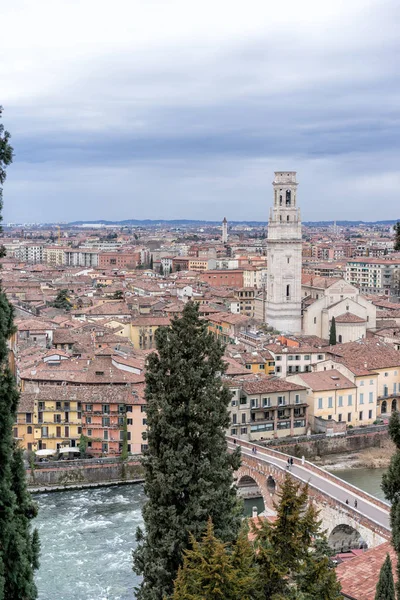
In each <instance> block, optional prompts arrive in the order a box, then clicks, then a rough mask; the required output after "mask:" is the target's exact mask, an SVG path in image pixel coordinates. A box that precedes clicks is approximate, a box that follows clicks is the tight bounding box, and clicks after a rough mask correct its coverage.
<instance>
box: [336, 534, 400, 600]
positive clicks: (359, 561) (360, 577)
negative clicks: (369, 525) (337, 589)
mask: <svg viewBox="0 0 400 600" xmlns="http://www.w3.org/2000/svg"><path fill="white" fill-rule="evenodd" d="M387 553H389V555H390V558H391V559H392V566H393V574H394V575H395V573H396V568H395V565H396V563H397V558H396V553H395V551H394V550H393V548H392V545H391V543H390V542H385V543H384V544H381V545H380V546H377V547H376V548H372V549H371V550H367V551H366V552H364V553H363V554H361V555H360V556H356V557H355V558H352V559H350V560H346V561H345V562H343V563H341V564H340V565H339V566H338V567H337V568H336V574H337V577H338V579H339V581H340V583H341V585H342V593H343V594H344V597H345V598H349V599H350V600H374V599H375V592H376V585H377V583H378V579H379V571H380V570H381V567H382V564H383V562H384V560H385V558H386V554H387Z"/></svg>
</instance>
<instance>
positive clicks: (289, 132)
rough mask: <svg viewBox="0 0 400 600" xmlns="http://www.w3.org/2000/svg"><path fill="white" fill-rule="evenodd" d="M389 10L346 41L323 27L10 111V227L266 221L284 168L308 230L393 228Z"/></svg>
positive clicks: (159, 60) (141, 62)
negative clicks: (347, 222)
mask: <svg viewBox="0 0 400 600" xmlns="http://www.w3.org/2000/svg"><path fill="white" fill-rule="evenodd" d="M380 7H381V9H380V10H379V11H377V8H379V7H378V5H376V6H375V7H373V9H371V12H369V13H368V12H366V14H365V18H364V20H363V21H362V22H359V23H356V22H343V23H342V24H340V26H337V24H336V27H337V35H336V36H335V33H333V34H332V32H329V31H328V30H327V31H326V32H325V31H318V24H316V25H315V31H314V32H313V33H309V35H307V36H306V35H302V32H301V31H298V32H293V31H292V30H290V31H276V32H273V33H269V34H268V35H266V36H265V38H262V37H258V38H256V39H250V40H230V41H229V43H224V44H222V45H221V47H220V48H216V47H215V48H210V47H209V46H204V47H198V46H195V45H194V46H193V47H190V46H188V47H186V48H182V47H178V46H177V47H174V46H169V47H168V48H162V47H160V48H157V47H156V46H155V47H154V48H152V49H150V50H148V51H145V50H143V51H142V52H136V53H135V54H133V55H132V56H130V55H129V54H128V53H125V54H118V53H117V54H112V55H111V54H110V55H109V56H102V57H96V59H93V60H88V61H86V62H84V61H83V62H82V63H79V64H75V65H72V67H71V71H70V72H69V73H68V74H66V79H65V85H64V86H62V87H60V88H58V89H53V90H51V91H49V92H45V91H44V92H43V94H42V96H41V97H40V98H36V99H34V100H33V103H32V104H30V103H29V100H28V101H27V100H24V99H21V100H20V101H19V102H17V103H15V104H14V105H11V106H6V112H5V113H4V120H5V123H6V124H7V126H8V128H9V129H10V130H11V132H12V134H13V143H14V146H15V151H16V160H17V162H16V164H15V165H14V166H13V167H12V168H11V169H10V174H9V179H8V184H7V189H6V202H7V196H8V197H9V198H11V202H12V205H11V206H9V207H8V208H7V215H8V218H9V219H10V220H17V219H19V220H21V219H22V217H23V215H27V216H26V218H25V219H22V220H44V219H49V218H50V216H49V215H51V219H53V220H74V219H78V218H87V219H91V218H109V219H112V218H129V217H134V216H135V215H136V214H137V215H138V217H140V218H144V217H149V218H157V217H160V218H168V217H170V218H173V217H174V218H175V217H182V218H190V217H193V218H195V217H196V218H197V217H208V218H213V217H214V216H216V215H215V214H211V213H213V212H214V213H215V212H218V213H219V214H218V217H221V216H224V214H226V215H227V216H230V218H232V219H235V218H246V216H248V218H251V219H256V218H260V220H265V218H266V215H267V208H268V204H269V198H270V189H269V188H270V181H271V178H272V171H273V170H274V169H275V168H281V167H283V168H286V165H289V166H290V168H291V169H297V170H298V172H299V175H298V178H299V181H300V182H301V198H302V206H303V216H304V218H307V219H309V220H312V219H314V218H315V219H323V218H326V219H330V218H337V219H340V218H347V217H348V218H360V216H361V215H362V216H363V218H367V216H368V218H371V219H374V218H385V217H387V218H396V216H397V215H396V211H398V208H397V206H399V202H398V200H399V198H398V196H397V193H398V192H397V190H398V185H397V184H396V182H397V179H396V177H397V175H396V174H399V168H398V164H399V154H400V151H399V142H398V140H399V134H400V115H399V109H398V98H399V93H400V82H399V78H398V74H397V63H396V55H398V52H399V45H400V43H399V42H398V39H399V38H398V37H396V34H397V33H398V31H397V29H396V27H397V26H396V24H395V19H394V18H392V17H394V16H395V15H396V11H398V7H397V6H396V5H395V4H394V3H389V2H386V3H384V4H380ZM382 7H383V8H382ZM389 21H390V22H389ZM374 25H375V27H374ZM352 31H353V35H352ZM385 174H387V182H388V185H389V188H390V189H392V190H393V193H392V194H388V196H387V198H386V199H387V202H386V203H385V210H386V212H387V214H385V215H382V214H381V206H382V205H381V204H380V199H379V198H377V194H379V189H380V188H381V186H380V185H379V182H380V181H381V179H382V177H384V176H385ZM363 181H364V182H366V185H363V184H362V182H363ZM376 182H378V183H376ZM390 186H391V187H390ZM321 188H322V189H323V192H322V191H321ZM28 215H29V218H28ZM357 215H358V216H357Z"/></svg>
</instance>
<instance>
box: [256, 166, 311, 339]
mask: <svg viewBox="0 0 400 600" xmlns="http://www.w3.org/2000/svg"><path fill="white" fill-rule="evenodd" d="M272 185H273V188H274V205H273V207H272V208H271V209H270V215H269V221H268V241H267V256H268V275H267V302H266V308H265V320H266V322H267V324H268V325H270V326H272V327H273V328H274V329H277V330H278V331H284V332H287V333H301V267H302V241H301V218H300V209H299V208H297V205H296V193H297V185H298V184H297V182H296V171H275V178H274V181H273V182H272Z"/></svg>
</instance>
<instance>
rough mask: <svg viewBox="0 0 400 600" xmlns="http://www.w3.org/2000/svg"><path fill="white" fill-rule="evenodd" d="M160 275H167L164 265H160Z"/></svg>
mask: <svg viewBox="0 0 400 600" xmlns="http://www.w3.org/2000/svg"><path fill="white" fill-rule="evenodd" d="M160 275H165V273H164V267H163V265H162V263H161V264H160Z"/></svg>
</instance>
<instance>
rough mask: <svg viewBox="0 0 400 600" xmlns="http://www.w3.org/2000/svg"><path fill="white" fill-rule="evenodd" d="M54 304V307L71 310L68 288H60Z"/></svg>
mask: <svg viewBox="0 0 400 600" xmlns="http://www.w3.org/2000/svg"><path fill="white" fill-rule="evenodd" d="M52 306H54V308H62V309H64V310H67V311H69V310H71V306H72V304H71V302H70V300H69V299H68V290H65V289H64V290H59V292H58V294H57V296H56V299H55V300H54V302H53V303H52Z"/></svg>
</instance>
